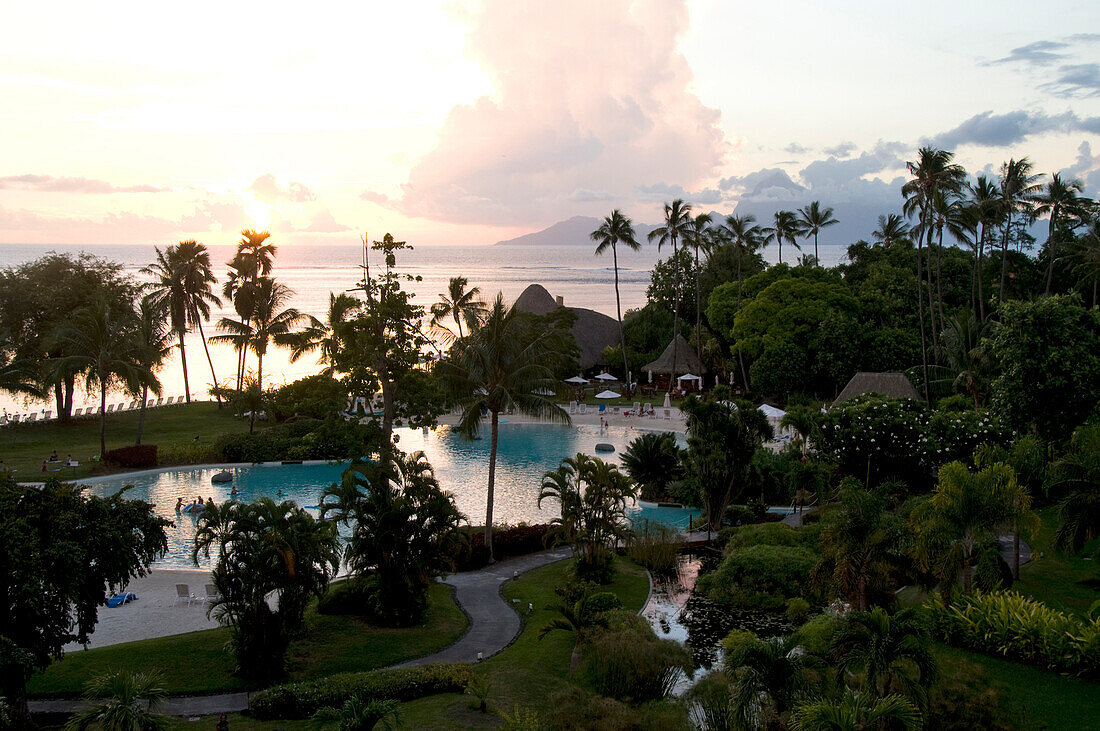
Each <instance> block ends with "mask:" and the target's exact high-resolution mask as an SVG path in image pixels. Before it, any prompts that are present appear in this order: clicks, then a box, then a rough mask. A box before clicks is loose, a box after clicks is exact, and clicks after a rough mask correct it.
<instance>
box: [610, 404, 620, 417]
mask: <svg viewBox="0 0 1100 731" xmlns="http://www.w3.org/2000/svg"><path fill="white" fill-rule="evenodd" d="M619 411H620V409H619V407H618V406H612V407H611V413H612V414H615V415H618V413H619Z"/></svg>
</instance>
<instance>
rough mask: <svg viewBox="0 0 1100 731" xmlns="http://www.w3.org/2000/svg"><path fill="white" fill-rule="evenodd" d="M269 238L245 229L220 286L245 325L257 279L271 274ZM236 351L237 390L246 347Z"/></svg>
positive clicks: (272, 251) (274, 251) (272, 249)
mask: <svg viewBox="0 0 1100 731" xmlns="http://www.w3.org/2000/svg"><path fill="white" fill-rule="evenodd" d="M269 238H271V234H270V233H268V232H267V231H254V230H251V229H245V230H244V231H241V240H240V241H239V242H238V243H237V253H236V254H235V255H234V256H233V258H232V259H231V260H230V261H229V263H228V265H227V266H228V267H229V274H228V276H227V277H226V280H225V284H224V285H223V286H222V294H223V295H224V296H225V297H226V298H227V299H229V300H231V301H232V302H233V309H234V310H236V312H237V316H238V317H239V318H240V321H241V322H242V323H244V324H245V325H249V324H250V323H249V321H250V319H251V317H252V309H253V307H254V303H255V297H256V283H257V281H258V280H259V279H260V277H266V276H268V275H270V274H271V270H272V268H273V267H274V264H275V255H276V254H277V253H278V248H277V247H276V246H275V245H274V244H269V243H267V240H268V239H269ZM234 345H235V346H236V347H237V390H238V391H239V390H240V389H241V387H242V386H243V384H244V373H245V371H244V366H245V356H246V355H247V350H246V348H247V347H248V343H247V342H245V341H241V342H239V343H234Z"/></svg>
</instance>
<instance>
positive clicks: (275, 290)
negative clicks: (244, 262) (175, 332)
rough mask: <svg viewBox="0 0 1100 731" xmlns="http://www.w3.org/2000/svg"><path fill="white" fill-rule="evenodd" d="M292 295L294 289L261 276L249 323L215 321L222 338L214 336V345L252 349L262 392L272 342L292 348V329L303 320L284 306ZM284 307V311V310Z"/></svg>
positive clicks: (292, 310) (229, 319)
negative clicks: (228, 344) (222, 344)
mask: <svg viewBox="0 0 1100 731" xmlns="http://www.w3.org/2000/svg"><path fill="white" fill-rule="evenodd" d="M293 296H294V290H292V289H291V288H290V287H288V286H286V285H285V284H282V283H280V282H276V281H275V280H274V279H272V278H271V277H260V278H259V279H258V280H257V281H256V283H255V294H254V299H253V303H252V313H251V314H250V316H249V318H248V321H246V322H239V321H237V320H233V319H231V318H228V317H223V318H222V319H221V320H219V321H218V330H221V331H223V332H224V333H225V334H223V335H215V336H213V337H211V338H210V339H211V340H212V341H214V342H225V343H232V344H234V345H239V344H240V343H242V342H243V343H244V347H247V348H251V350H252V352H253V353H255V354H256V383H257V384H259V386H260V390H263V383H264V381H263V378H264V355H266V354H267V349H268V347H269V346H270V345H271V343H272V342H274V343H275V344H276V345H286V346H291V347H293V345H294V343H295V331H294V328H295V327H296V326H297V325H298V323H299V322H301V321H302V319H303V315H302V313H300V312H298V310H296V309H294V308H293V307H286V304H287V303H288V302H289V301H290V299H291V297H293ZM284 308H285V309H284Z"/></svg>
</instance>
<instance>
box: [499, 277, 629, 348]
mask: <svg viewBox="0 0 1100 731" xmlns="http://www.w3.org/2000/svg"><path fill="white" fill-rule="evenodd" d="M515 306H516V308H518V309H520V310H525V311H526V312H530V313H532V314H535V315H545V314H547V313H548V312H553V311H554V310H555V309H557V308H558V307H561V306H563V305H559V304H558V301H557V300H556V299H554V297H553V295H551V294H550V293H549V292H548V291H546V288H545V287H543V286H542V285H541V284H531V285H528V286H527V289H525V290H523V293H522V294H521V295H520V296H519V297H518V298H517V299H516V303H515ZM567 309H569V311H570V312H572V313H573V315H574V316H576V319H575V320H574V321H573V337H574V338H575V339H576V341H577V348H578V349H579V350H580V355H579V357H578V360H579V364H580V367H581V368H591V367H592V366H594V365H596V364H597V363H601V362H603V351H604V349H605V348H607V346H609V345H615V344H616V343H618V342H619V323H618V321H617V320H616V319H615V318H614V317H608V316H607V315H605V314H603V313H602V312H596V311H595V310H589V309H587V308H585V307H569V308H567Z"/></svg>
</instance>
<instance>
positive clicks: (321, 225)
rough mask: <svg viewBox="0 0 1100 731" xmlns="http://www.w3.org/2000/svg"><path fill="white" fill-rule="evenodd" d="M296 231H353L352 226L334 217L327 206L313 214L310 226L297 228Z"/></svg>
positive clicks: (328, 232) (319, 232)
mask: <svg viewBox="0 0 1100 731" xmlns="http://www.w3.org/2000/svg"><path fill="white" fill-rule="evenodd" d="M295 231H303V232H309V233H316V234H333V233H339V232H341V231H351V227H350V226H345V225H344V224H342V223H340V222H339V221H337V220H336V219H335V218H333V216H332V212H331V211H329V210H328V209H327V208H326V209H323V210H320V211H318V212H317V213H315V214H313V218H312V219H311V220H310V222H309V225H308V226H306V227H304V228H299V229H295Z"/></svg>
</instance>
